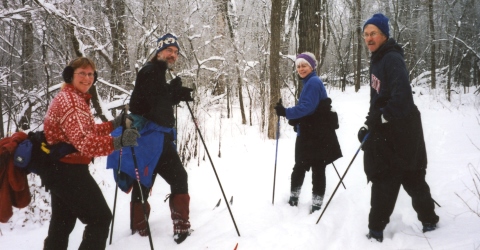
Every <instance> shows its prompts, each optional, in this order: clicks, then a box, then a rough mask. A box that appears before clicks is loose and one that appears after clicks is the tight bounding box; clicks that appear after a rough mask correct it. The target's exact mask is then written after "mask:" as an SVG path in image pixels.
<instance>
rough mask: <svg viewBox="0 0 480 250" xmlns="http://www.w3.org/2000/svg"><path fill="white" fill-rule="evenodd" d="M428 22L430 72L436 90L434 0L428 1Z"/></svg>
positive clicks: (431, 86) (432, 86)
mask: <svg viewBox="0 0 480 250" xmlns="http://www.w3.org/2000/svg"><path fill="white" fill-rule="evenodd" d="M428 20H429V24H430V25H429V26H430V71H431V72H432V73H431V84H430V88H431V89H435V88H436V87H437V82H436V69H435V67H436V64H435V25H434V20H433V0H428Z"/></svg>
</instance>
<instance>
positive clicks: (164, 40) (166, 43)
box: [157, 33, 180, 54]
mask: <svg viewBox="0 0 480 250" xmlns="http://www.w3.org/2000/svg"><path fill="white" fill-rule="evenodd" d="M170 46H175V47H177V49H178V50H180V47H179V46H178V43H177V37H176V36H175V35H173V34H171V33H167V34H165V35H163V36H162V37H160V38H158V40H157V54H158V52H160V51H162V50H164V49H166V48H167V47H170Z"/></svg>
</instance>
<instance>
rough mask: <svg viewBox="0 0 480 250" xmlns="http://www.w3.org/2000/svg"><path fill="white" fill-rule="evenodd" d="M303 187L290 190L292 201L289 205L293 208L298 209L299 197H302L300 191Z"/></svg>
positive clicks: (289, 201)
mask: <svg viewBox="0 0 480 250" xmlns="http://www.w3.org/2000/svg"><path fill="white" fill-rule="evenodd" d="M301 190H302V187H295V188H293V187H292V188H290V200H288V204H290V206H292V207H296V206H297V205H298V197H300V191H301Z"/></svg>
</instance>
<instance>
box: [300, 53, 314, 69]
mask: <svg viewBox="0 0 480 250" xmlns="http://www.w3.org/2000/svg"><path fill="white" fill-rule="evenodd" d="M302 62H303V63H308V65H310V67H312V69H313V70H315V69H316V68H317V60H316V59H315V55H314V54H313V53H311V52H303V53H301V54H299V55H298V56H297V59H295V66H298V65H299V64H300V63H302Z"/></svg>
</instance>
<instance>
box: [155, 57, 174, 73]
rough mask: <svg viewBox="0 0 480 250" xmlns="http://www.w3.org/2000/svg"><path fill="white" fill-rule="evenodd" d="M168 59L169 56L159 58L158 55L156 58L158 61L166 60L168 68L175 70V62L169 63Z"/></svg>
mask: <svg viewBox="0 0 480 250" xmlns="http://www.w3.org/2000/svg"><path fill="white" fill-rule="evenodd" d="M167 59H168V58H161V59H159V58H158V57H156V60H157V61H164V62H166V63H167V68H168V70H172V71H173V70H175V63H169V62H168V61H167Z"/></svg>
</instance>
